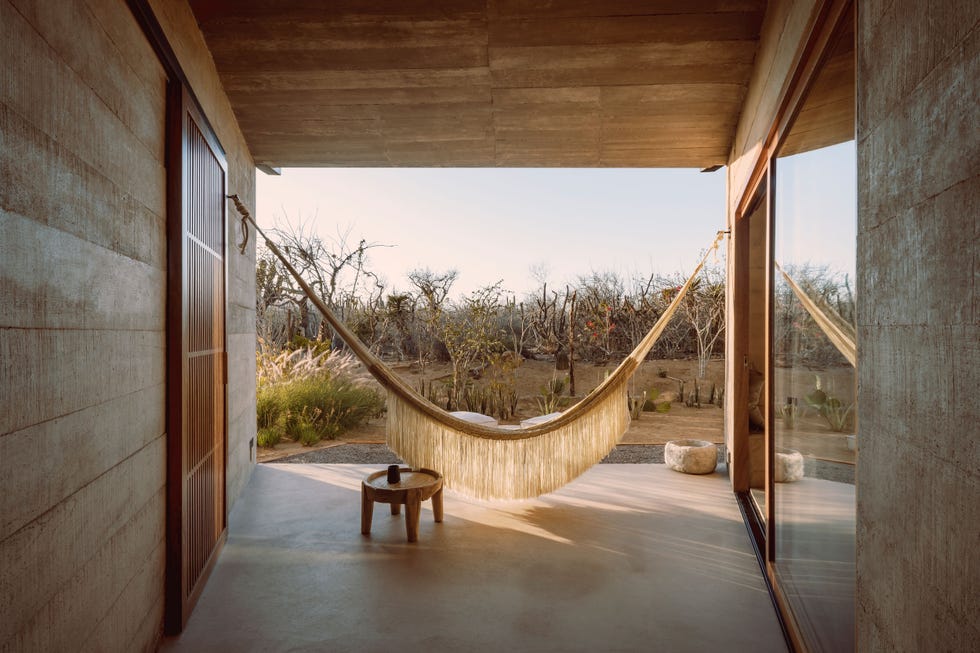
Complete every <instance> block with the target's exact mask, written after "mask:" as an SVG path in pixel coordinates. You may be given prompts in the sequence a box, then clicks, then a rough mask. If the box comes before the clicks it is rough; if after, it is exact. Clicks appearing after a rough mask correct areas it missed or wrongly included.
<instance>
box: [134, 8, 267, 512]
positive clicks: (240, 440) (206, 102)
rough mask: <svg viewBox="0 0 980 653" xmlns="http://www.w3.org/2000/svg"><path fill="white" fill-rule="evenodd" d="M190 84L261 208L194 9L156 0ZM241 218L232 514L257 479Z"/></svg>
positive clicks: (234, 326)
mask: <svg viewBox="0 0 980 653" xmlns="http://www.w3.org/2000/svg"><path fill="white" fill-rule="evenodd" d="M150 6H151V7H152V8H153V12H154V14H155V15H156V17H157V20H158V21H159V22H160V25H161V27H163V29H164V32H166V34H167V40H168V41H169V42H170V45H171V47H172V48H173V49H174V54H176V56H177V59H178V61H179V62H180V66H181V68H182V69H183V70H184V73H185V74H186V75H187V80H188V82H189V83H190V85H191V88H193V89H194V93H195V94H196V95H197V99H198V101H200V103H201V105H202V109H203V110H204V113H205V115H206V116H207V117H208V120H209V121H210V123H211V126H212V127H214V130H215V133H216V135H217V137H218V140H219V141H220V142H221V145H222V146H223V147H224V148H225V152H226V154H227V156H228V192H229V193H237V194H238V196H239V197H240V198H241V199H242V201H243V202H244V203H245V205H246V206H248V207H251V209H252V212H253V214H254V210H255V163H254V162H253V161H252V155H251V154H250V153H249V151H248V146H247V145H246V144H245V138H244V137H243V136H242V133H241V131H240V130H239V128H238V121H237V120H236V119H235V114H234V112H233V111H232V108H231V104H230V103H229V102H228V97H227V96H226V95H225V91H224V87H223V86H222V85H221V80H220V79H219V78H218V71H217V69H216V68H215V67H214V60H213V59H212V58H211V52H210V51H209V50H208V48H207V44H206V43H205V41H204V36H203V35H202V34H201V31H200V29H198V26H197V20H196V19H195V18H194V14H193V12H192V11H191V8H190V5H188V4H187V2H186V1H184V0H181V1H179V2H175V1H174V0H151V2H150ZM237 218H238V214H237V213H235V209H234V207H233V206H231V204H229V205H228V234H227V239H228V243H229V246H228V249H227V251H228V256H227V261H228V268H227V269H228V313H227V317H226V328H227V334H228V345H227V348H228V478H227V484H226V485H227V491H228V510H229V511H230V510H231V508H232V505H233V504H234V503H235V499H236V498H237V497H238V495H239V494H240V493H241V490H242V488H244V487H245V483H247V482H248V479H249V478H250V477H251V473H252V469H253V466H254V464H255V449H254V443H255V238H254V234H253V237H251V238H250V239H249V243H248V249H247V252H246V254H245V255H244V256H242V255H240V254H239V253H238V249H237V248H236V247H234V246H233V245H234V244H235V243H237V242H239V238H240V236H239V229H238V222H236V219H237Z"/></svg>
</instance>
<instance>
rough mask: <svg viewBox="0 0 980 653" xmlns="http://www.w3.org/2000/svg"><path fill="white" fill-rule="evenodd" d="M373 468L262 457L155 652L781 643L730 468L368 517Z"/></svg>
mask: <svg viewBox="0 0 980 653" xmlns="http://www.w3.org/2000/svg"><path fill="white" fill-rule="evenodd" d="M378 469H383V466H380V465H296V464H292V465H289V464H283V465H274V464H271V465H259V466H258V467H257V468H256V470H255V472H254V474H253V477H252V479H251V481H250V482H249V485H248V487H247V488H246V490H245V492H244V494H243V495H242V497H241V498H240V499H239V500H238V502H237V504H236V505H235V508H234V510H233V512H232V514H231V518H230V526H229V536H228V542H227V544H226V546H225V549H224V551H223V553H222V554H221V557H220V559H219V561H218V563H217V565H216V567H215V569H214V572H213V573H212V576H211V579H210V581H209V582H208V584H207V586H206V588H205V590H204V592H203V594H202V595H201V599H200V601H199V603H198V605H197V608H196V609H195V611H194V613H193V615H192V616H191V618H190V620H189V622H188V624H187V628H186V629H185V631H184V633H183V634H182V635H181V636H180V637H179V638H172V639H168V640H166V641H165V642H164V643H163V645H162V649H161V650H164V651H217V652H220V651H236V652H238V651H337V652H343V651H393V650H397V651H427V652H442V651H495V652H496V651H529V652H539V651H540V652H545V651H555V652H563V653H566V652H569V651H672V652H673V651H753V652H759V653H761V652H764V651H785V650H786V647H785V644H784V642H783V638H782V634H781V632H780V629H779V625H778V622H777V619H776V615H775V612H774V610H773V606H772V603H771V601H770V599H769V595H768V593H767V592H766V589H765V586H764V583H763V580H762V575H761V572H760V570H759V566H758V563H757V562H756V558H755V555H754V553H753V551H752V548H751V545H750V542H749V535H748V533H747V531H746V529H745V526H744V524H743V522H742V518H741V515H740V514H739V510H738V507H737V505H736V502H735V498H734V496H733V495H732V493H731V490H730V486H729V484H728V481H727V478H726V477H725V476H724V475H723V474H722V473H720V472H716V473H715V474H712V475H709V476H688V475H684V474H679V473H677V472H673V471H670V470H668V469H667V468H666V467H665V466H664V465H608V464H604V465H596V466H595V467H593V468H592V469H590V470H589V471H588V472H587V473H586V474H584V475H583V476H581V477H580V478H579V479H577V480H576V481H574V482H572V483H570V484H569V485H567V486H565V487H563V488H562V489H561V490H559V491H557V492H554V493H552V494H548V495H545V496H543V497H540V498H538V499H534V500H529V501H507V502H487V501H477V500H473V499H468V498H464V497H461V496H459V495H457V494H455V493H453V492H451V491H448V490H447V491H446V496H445V520H444V521H443V523H441V524H436V523H434V522H433V519H432V512H431V506H430V505H429V502H426V503H425V504H424V506H423V511H422V520H421V525H420V528H419V541H418V542H417V543H415V544H409V543H407V542H406V541H405V523H404V511H402V516H400V517H393V516H391V514H390V512H389V510H388V507H387V506H385V505H378V506H376V508H375V511H374V521H373V529H372V532H371V535H370V536H369V537H365V536H362V535H361V534H360V482H361V479H362V478H363V477H364V476H366V475H367V474H368V473H370V472H371V471H376V470H378Z"/></svg>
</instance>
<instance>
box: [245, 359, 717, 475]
mask: <svg viewBox="0 0 980 653" xmlns="http://www.w3.org/2000/svg"><path fill="white" fill-rule="evenodd" d="M393 369H394V370H395V371H397V372H398V373H399V374H400V375H401V376H402V378H404V379H405V380H406V381H407V382H408V383H409V384H410V385H412V387H416V386H417V384H418V382H419V380H420V379H421V378H422V375H421V374H420V369H419V367H418V365H417V364H407V363H406V364H398V365H394V366H393ZM574 369H575V385H576V391H577V392H576V395H577V397H578V398H581V397H583V396H585V395H586V394H588V392H589V391H591V390H592V389H593V388H595V387H596V386H597V385H598V384H599V383H601V382H602V380H603V379H604V378H605V376H606V374H607V373H609V372H611V371H612V370H613V369H615V366H614V365H594V364H592V363H583V362H580V361H576V363H575V366H574ZM697 369H698V361H697V359H696V358H692V359H669V360H649V361H645V362H644V363H643V364H642V365H641V366H640V368H639V369H638V370H637V372H636V374H635V375H634V377H633V383H632V387H631V392H632V393H633V394H637V395H639V394H640V393H642V392H647V393H648V397H650V396H652V392H651V390H653V389H655V390H656V392H657V395H656V398H655V399H654V401H653V403H654V404H661V403H663V402H670V408H669V410H667V411H666V412H658V411H656V410H646V411H643V412H641V413H640V417H639V419H634V420H633V421H632V422H631V423H630V427H629V430H627V432H626V433H625V434H624V435H623V438H622V440H621V441H620V444H665V443H666V442H667V441H668V440H675V439H681V438H696V439H699V440H707V441H709V442H716V443H721V442H723V441H724V439H723V432H722V423H723V422H722V420H723V412H724V411H722V409H721V408H720V407H719V406H717V405H712V404H709V403H708V402H707V398H708V394H709V393H710V390H711V386H712V384H714V385H715V388H716V392H720V391H721V389H722V388H723V387H724V374H725V372H724V361H723V360H721V359H715V360H712V361H711V362H710V364H709V366H708V374H707V377H706V378H705V379H702V380H700V381H699V385H700V386H701V396H702V404H701V406H702V407H701V408H694V407H688V406H686V405H684V403H683V402H681V401H678V393H679V383H678V381H677V380H676V379H683V380H684V381H685V384H684V386H685V387H684V389H685V393H689V392H690V391H691V390H692V389H693V387H694V380H695V378H696V376H697ZM449 372H450V366H449V364H448V363H436V364H430V365H427V366H426V370H425V378H426V379H427V380H435V379H439V378H442V377H445V376H446V375H448V374H449ZM556 375H558V376H567V375H568V372H567V371H556V370H555V363H554V361H553V360H524V361H523V362H522V363H521V364H520V366H519V367H518V368H517V371H516V389H517V392H518V395H519V397H520V400H519V402H518V412H517V416H516V418H515V419H514V420H507V421H508V422H511V423H515V422H519V421H520V420H521V419H527V418H529V417H534V416H536V415H540V414H541V413H540V410H539V408H538V402H537V398H538V397H540V396H541V389H542V387H544V386H545V385H546V384H547V383H548V382H549V381H551V380H552V379H553V378H554V377H555V376H556ZM661 375H664V376H661ZM569 401H574V398H570V399H569ZM661 410H663V409H661ZM384 441H385V418H384V417H383V416H382V417H380V418H378V419H374V420H370V421H369V422H368V423H367V424H364V425H362V426H360V427H357V428H355V429H352V430H350V431H348V432H346V433H344V434H342V435H341V436H339V437H338V438H337V439H336V440H324V441H322V442H319V443H317V444H315V445H312V446H311V447H304V446H302V445H301V444H299V443H297V442H289V441H283V442H281V443H279V444H278V445H276V447H275V448H265V447H260V448H259V455H258V460H259V462H269V461H273V460H278V459H281V458H284V457H287V456H292V455H296V454H299V453H304V452H308V451H311V450H315V449H318V448H325V447H333V446H337V445H339V444H346V443H361V444H368V443H383V442H384Z"/></svg>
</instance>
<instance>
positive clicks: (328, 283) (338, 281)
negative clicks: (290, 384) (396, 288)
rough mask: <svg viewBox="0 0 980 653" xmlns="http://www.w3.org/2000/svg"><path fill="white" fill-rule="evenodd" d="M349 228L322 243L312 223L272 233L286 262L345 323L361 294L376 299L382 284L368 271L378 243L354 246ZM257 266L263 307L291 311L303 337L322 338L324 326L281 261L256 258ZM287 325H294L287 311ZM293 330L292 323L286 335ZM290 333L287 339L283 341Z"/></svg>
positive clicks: (362, 241) (362, 242)
mask: <svg viewBox="0 0 980 653" xmlns="http://www.w3.org/2000/svg"><path fill="white" fill-rule="evenodd" d="M350 234H351V228H350V227H347V228H346V229H345V230H339V229H338V231H337V235H336V237H335V238H332V239H324V238H322V237H321V236H320V235H319V234H318V233H317V232H316V231H315V230H314V229H313V228H312V226H311V225H310V224H308V223H307V224H304V223H303V222H297V223H296V224H291V223H289V222H288V220H283V226H279V227H276V228H275V229H272V230H270V235H271V236H272V237H273V239H274V240H275V241H276V244H277V245H278V246H279V249H280V250H281V251H282V252H283V253H284V255H285V256H286V258H287V259H288V260H289V263H290V264H291V265H292V266H293V267H294V268H295V269H296V270H297V272H299V274H300V276H302V277H303V279H304V280H305V281H306V282H307V283H308V284H309V285H310V286H311V287H312V288H313V290H314V292H316V293H317V294H318V295H319V296H320V298H321V299H323V301H324V302H325V303H326V304H327V305H328V306H329V307H330V308H331V309H332V310H334V311H335V312H336V313H337V315H338V317H340V318H341V319H345V318H346V316H347V314H348V313H349V312H350V311H351V309H352V307H354V306H356V305H357V303H358V301H359V300H358V297H360V296H361V295H362V294H367V295H368V296H369V297H370V296H372V295H380V294H381V293H382V292H383V288H384V284H383V282H382V281H381V280H380V279H379V278H378V276H377V275H375V274H374V273H373V272H371V271H370V270H369V269H368V267H367V263H368V258H367V255H368V252H369V251H370V250H372V249H374V248H377V247H386V246H387V245H382V244H380V243H373V242H368V241H367V240H366V239H363V238H362V239H360V240H359V241H357V244H356V245H355V244H352V240H351V238H350ZM259 260H260V262H261V263H260V267H259V268H257V271H256V286H257V288H256V292H257V295H258V297H257V303H261V305H262V307H263V308H264V309H265V308H268V307H269V306H273V305H275V306H286V307H289V306H291V307H294V308H295V309H296V310H297V312H298V314H299V325H298V328H299V329H300V330H301V331H302V333H303V335H304V336H305V337H307V338H311V339H312V338H319V339H324V338H325V337H326V332H325V327H324V328H319V327H320V320H318V319H317V318H316V317H315V316H314V315H313V314H312V311H311V306H310V302H309V300H308V299H307V297H306V296H305V294H304V293H303V291H302V289H301V288H300V287H299V285H298V284H297V283H296V282H295V280H294V279H293V278H292V277H291V276H290V275H289V274H288V273H287V272H286V270H285V268H284V266H282V264H281V262H280V261H279V260H278V259H276V258H274V257H272V256H271V255H268V256H267V255H265V254H260V258H259ZM288 313H289V319H288V320H287V321H288V322H290V323H292V319H291V313H292V311H291V310H288ZM293 328H294V327H293V326H292V324H290V331H292V329H293ZM289 336H291V333H290V334H289V335H287V338H288V337H289Z"/></svg>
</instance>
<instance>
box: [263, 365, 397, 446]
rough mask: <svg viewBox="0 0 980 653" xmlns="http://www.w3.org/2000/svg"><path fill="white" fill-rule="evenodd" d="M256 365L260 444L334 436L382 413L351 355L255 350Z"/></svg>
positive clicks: (380, 401)
mask: <svg viewBox="0 0 980 653" xmlns="http://www.w3.org/2000/svg"><path fill="white" fill-rule="evenodd" d="M257 364H258V374H257V384H256V426H257V427H258V429H259V433H258V434H257V436H256V439H257V442H258V444H259V445H260V446H275V444H278V443H279V442H280V441H281V440H282V439H283V438H289V439H291V440H293V441H296V442H300V443H302V444H304V445H307V446H309V445H312V444H315V443H316V442H319V441H320V440H322V439H333V438H336V437H337V436H338V435H339V434H340V433H343V432H344V431H345V430H347V429H349V428H351V427H353V426H356V425H357V424H360V423H362V422H364V421H366V420H367V419H370V418H372V417H377V416H379V415H380V414H381V413H382V412H383V411H384V408H385V402H384V398H383V396H382V395H381V393H379V392H378V390H377V389H375V387H373V386H372V385H369V384H368V383H367V381H366V380H365V379H364V377H363V375H362V374H360V373H359V369H358V366H357V365H356V364H355V363H354V362H353V359H352V358H351V357H350V356H347V355H338V354H326V353H321V354H316V353H314V352H313V351H312V350H299V351H296V352H288V351H287V352H281V353H279V354H276V355H269V354H260V355H259V360H258V361H257ZM263 443H266V444H263Z"/></svg>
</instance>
